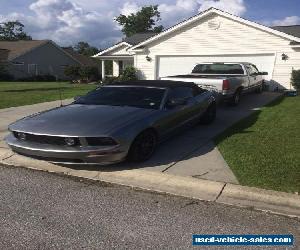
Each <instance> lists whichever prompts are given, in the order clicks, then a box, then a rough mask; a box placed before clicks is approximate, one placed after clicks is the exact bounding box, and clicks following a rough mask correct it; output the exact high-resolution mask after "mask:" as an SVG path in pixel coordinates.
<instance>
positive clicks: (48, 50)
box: [0, 40, 91, 80]
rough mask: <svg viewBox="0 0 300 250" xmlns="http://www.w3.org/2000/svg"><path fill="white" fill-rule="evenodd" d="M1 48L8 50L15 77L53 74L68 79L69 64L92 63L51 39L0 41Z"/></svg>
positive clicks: (9, 68) (9, 61)
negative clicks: (67, 67) (67, 69)
mask: <svg viewBox="0 0 300 250" xmlns="http://www.w3.org/2000/svg"><path fill="white" fill-rule="evenodd" d="M0 49H5V50H8V51H9V52H8V58H7V60H8V71H9V73H10V74H11V75H12V76H13V77H14V78H15V79H22V78H27V77H32V76H37V75H53V76H55V77H56V78H57V79H62V80H64V79H68V78H67V77H66V76H65V75H64V69H65V67H66V66H68V65H80V66H84V65H90V63H91V62H90V61H89V60H90V59H89V58H87V59H86V60H85V58H83V57H84V56H80V55H76V52H70V51H68V50H65V49H62V48H61V47H59V46H58V45H57V44H55V43H54V42H53V41H50V40H31V41H0Z"/></svg>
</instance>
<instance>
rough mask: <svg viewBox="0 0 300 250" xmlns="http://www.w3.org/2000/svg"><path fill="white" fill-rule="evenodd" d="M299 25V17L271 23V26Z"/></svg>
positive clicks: (290, 17) (289, 17)
mask: <svg viewBox="0 0 300 250" xmlns="http://www.w3.org/2000/svg"><path fill="white" fill-rule="evenodd" d="M295 24H300V16H288V17H286V18H284V19H282V20H275V21H273V22H271V25H272V26H288V25H295Z"/></svg>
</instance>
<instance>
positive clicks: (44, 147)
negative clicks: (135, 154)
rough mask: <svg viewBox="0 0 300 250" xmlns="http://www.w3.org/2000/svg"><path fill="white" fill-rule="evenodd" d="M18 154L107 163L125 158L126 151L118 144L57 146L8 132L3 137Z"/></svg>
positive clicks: (65, 162)
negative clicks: (30, 140)
mask: <svg viewBox="0 0 300 250" xmlns="http://www.w3.org/2000/svg"><path fill="white" fill-rule="evenodd" d="M5 141H6V143H7V144H8V145H9V146H10V147H11V149H12V150H13V151H15V152H17V153H19V154H22V155H25V156H30V157H33V158H38V159H42V160H46V161H50V162H53V163H63V164H99V165H108V164H113V163H117V162H120V161H123V160H125V158H126V155H127V151H126V150H124V149H123V150H122V149H121V147H120V146H119V145H118V146H109V147H108V146H105V147H102V146H77V147H68V146H59V145H50V144H42V143H36V142H28V141H22V140H19V139H17V138H16V137H14V135H12V134H10V135H8V136H7V137H6V138H5Z"/></svg>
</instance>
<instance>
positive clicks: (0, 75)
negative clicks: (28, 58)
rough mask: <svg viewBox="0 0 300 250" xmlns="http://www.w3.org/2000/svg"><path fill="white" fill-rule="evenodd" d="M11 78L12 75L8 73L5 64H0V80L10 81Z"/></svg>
mask: <svg viewBox="0 0 300 250" xmlns="http://www.w3.org/2000/svg"><path fill="white" fill-rule="evenodd" d="M13 79H14V77H13V76H12V75H10V74H9V73H8V71H7V68H6V66H5V65H3V64H0V81H12V80H13Z"/></svg>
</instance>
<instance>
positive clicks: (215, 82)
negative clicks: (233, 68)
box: [161, 76, 226, 92]
mask: <svg viewBox="0 0 300 250" xmlns="http://www.w3.org/2000/svg"><path fill="white" fill-rule="evenodd" d="M225 79H226V77H216V78H206V77H203V78H202V77H201V78H200V77H186V76H182V77H180V76H178V77H162V78H161V80H168V81H181V82H194V83H196V84H197V85H199V86H200V87H202V88H204V89H207V90H213V91H216V92H221V91H222V87H223V80H225Z"/></svg>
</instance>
